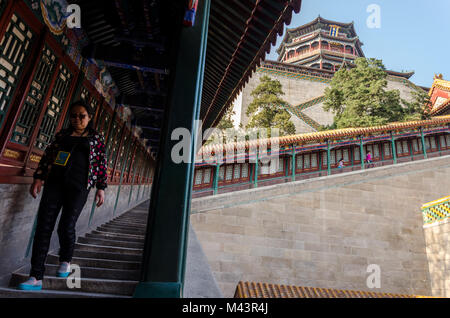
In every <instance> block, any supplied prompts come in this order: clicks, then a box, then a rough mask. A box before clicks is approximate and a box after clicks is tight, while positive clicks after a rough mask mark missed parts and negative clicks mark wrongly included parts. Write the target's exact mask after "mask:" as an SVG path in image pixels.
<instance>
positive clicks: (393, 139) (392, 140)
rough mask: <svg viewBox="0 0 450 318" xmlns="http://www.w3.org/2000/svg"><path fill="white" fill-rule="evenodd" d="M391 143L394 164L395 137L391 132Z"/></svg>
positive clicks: (395, 152) (395, 153)
mask: <svg viewBox="0 0 450 318" xmlns="http://www.w3.org/2000/svg"><path fill="white" fill-rule="evenodd" d="M391 144H392V157H393V158H394V164H396V163H397V149H395V138H394V134H393V133H391Z"/></svg>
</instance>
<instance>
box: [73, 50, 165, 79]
mask: <svg viewBox="0 0 450 318" xmlns="http://www.w3.org/2000/svg"><path fill="white" fill-rule="evenodd" d="M134 52H136V49H135V48H134V47H132V46H130V45H120V46H115V47H114V48H111V47H110V46H106V45H95V44H90V45H88V46H86V47H85V48H83V50H82V53H81V54H82V56H83V57H84V58H92V59H95V60H97V61H101V62H102V63H103V64H104V65H106V66H114V67H118V68H123V69H130V70H139V71H142V72H149V73H158V74H169V70H168V69H167V68H166V65H167V61H165V57H164V56H162V55H161V54H155V52H153V51H152V50H143V52H142V53H141V54H140V55H141V56H143V57H144V58H143V59H142V60H139V61H138V60H137V59H136V58H135V57H133V55H134V54H133V53H134Z"/></svg>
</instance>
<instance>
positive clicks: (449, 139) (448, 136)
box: [445, 135, 450, 147]
mask: <svg viewBox="0 0 450 318" xmlns="http://www.w3.org/2000/svg"><path fill="white" fill-rule="evenodd" d="M445 140H446V141H447V147H450V135H447V136H445Z"/></svg>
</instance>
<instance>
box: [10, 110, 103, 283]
mask: <svg viewBox="0 0 450 318" xmlns="http://www.w3.org/2000/svg"><path fill="white" fill-rule="evenodd" d="M68 114H69V116H70V117H69V118H70V125H69V128H67V129H62V130H61V131H60V132H58V133H57V134H56V135H55V138H54V140H53V142H52V143H51V144H50V145H49V146H48V147H47V148H46V149H45V153H44V155H43V156H42V158H41V161H40V162H39V166H38V168H37V170H36V172H35V173H34V182H33V184H32V185H31V187H30V194H31V195H32V196H33V197H34V198H36V197H37V195H38V194H39V193H40V191H41V187H42V185H44V191H43V193H42V198H41V202H40V204H39V210H38V216H37V225H36V232H35V235H34V242H33V252H32V256H31V271H30V277H29V279H28V280H27V281H26V282H24V283H22V284H20V285H19V289H23V290H39V289H42V278H43V277H44V271H45V265H44V264H45V259H46V257H47V253H48V249H49V245H50V239H51V236H52V232H53V229H54V227H55V223H56V219H57V217H58V214H59V211H60V210H61V208H62V213H61V218H60V220H59V224H58V231H57V232H58V238H59V245H60V250H59V261H60V267H59V270H58V276H59V277H67V276H68V275H69V274H70V261H71V260H72V255H73V251H74V246H75V239H76V236H75V225H76V222H77V220H78V217H79V215H80V213H81V211H82V210H83V207H84V205H85V204H86V201H87V197H88V194H89V191H90V189H91V188H92V187H94V186H96V188H97V192H96V195H95V200H96V203H97V207H99V206H101V205H102V204H103V202H104V199H105V191H104V190H105V188H106V186H107V185H106V180H107V173H106V155H105V141H104V137H103V136H102V135H101V134H99V133H98V132H97V131H95V130H94V129H93V128H92V126H91V120H92V117H93V115H92V111H91V109H90V108H89V106H88V105H85V104H84V103H83V102H81V101H79V102H75V103H73V104H72V105H71V106H70V108H69V113H68Z"/></svg>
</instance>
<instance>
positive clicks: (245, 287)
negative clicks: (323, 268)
mask: <svg viewBox="0 0 450 318" xmlns="http://www.w3.org/2000/svg"><path fill="white" fill-rule="evenodd" d="M256 286H257V287H258V289H259V290H258V289H256V288H255V287H256ZM281 290H287V291H291V293H290V294H292V296H294V297H292V296H291V295H289V293H288V292H286V293H284V294H285V295H283V293H281V292H279V291H281ZM317 290H318V291H319V292H317ZM294 291H295V292H296V294H297V295H295V294H294ZM300 291H301V292H300ZM295 296H296V297H295ZM311 296H312V298H436V297H433V296H424V295H413V294H399V293H389V292H374V291H362V290H349V289H337V288H323V287H311V286H297V285H284V284H272V283H261V282H258V283H255V282H249V281H240V282H239V283H238V285H237V286H236V290H235V294H234V298H311ZM314 296H316V297H314Z"/></svg>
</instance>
